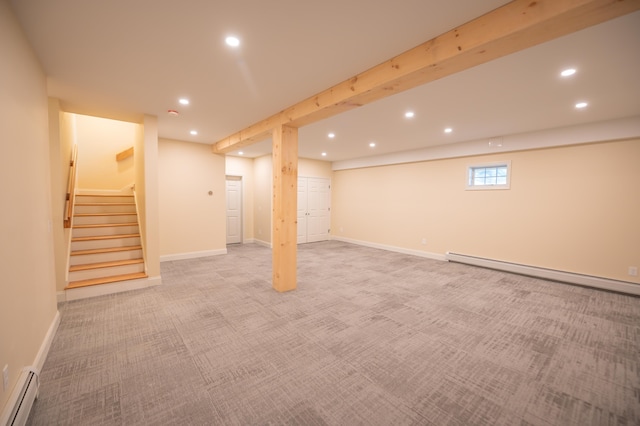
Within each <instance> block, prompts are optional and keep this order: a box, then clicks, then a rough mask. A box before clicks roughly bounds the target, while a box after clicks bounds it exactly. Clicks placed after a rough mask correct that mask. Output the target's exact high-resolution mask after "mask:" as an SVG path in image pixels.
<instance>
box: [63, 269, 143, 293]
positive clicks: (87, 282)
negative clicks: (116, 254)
mask: <svg viewBox="0 0 640 426" xmlns="http://www.w3.org/2000/svg"><path fill="white" fill-rule="evenodd" d="M147 277H148V275H147V274H145V273H144V272H137V273H135V274H124V275H114V276H111V277H102V278H92V279H90V280H81V281H71V282H70V283H69V285H67V286H66V287H65V290H70V289H74V288H80V287H89V286H92V285H99V284H109V283H115V282H119V281H128V280H138V279H141V278H147Z"/></svg>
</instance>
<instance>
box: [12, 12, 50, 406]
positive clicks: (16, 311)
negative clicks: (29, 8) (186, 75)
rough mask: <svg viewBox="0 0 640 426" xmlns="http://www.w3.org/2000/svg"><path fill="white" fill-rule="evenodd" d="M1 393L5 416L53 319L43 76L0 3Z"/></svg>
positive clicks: (26, 44)
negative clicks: (5, 372)
mask: <svg viewBox="0 0 640 426" xmlns="http://www.w3.org/2000/svg"><path fill="white" fill-rule="evenodd" d="M0 57H1V58H2V60H0V93H2V99H3V100H5V101H6V102H2V103H0V140H1V141H2V142H1V143H2V155H0V180H1V181H2V182H3V185H2V187H1V189H0V191H1V193H0V197H1V198H2V209H0V235H1V241H2V242H1V243H0V271H2V279H0V370H1V369H2V368H3V367H4V366H5V365H8V367H9V387H8V390H7V391H4V390H2V387H0V410H2V411H4V409H5V408H6V407H5V406H6V404H7V401H8V399H9V396H10V394H11V391H12V390H13V388H14V387H15V386H16V383H17V380H18V378H19V375H20V372H21V371H22V369H23V368H24V367H26V366H29V365H33V364H34V363H35V361H36V356H37V354H38V351H39V350H40V348H41V345H42V344H43V343H44V339H45V336H46V334H47V331H48V330H49V328H50V327H51V326H52V324H53V321H54V319H55V318H56V313H57V308H56V292H55V290H56V283H55V271H54V249H53V232H52V229H53V226H54V225H53V223H52V214H51V211H52V210H51V184H50V179H51V175H50V163H49V161H50V160H49V134H48V112H47V107H48V99H47V90H46V78H45V74H44V72H43V70H42V68H41V67H40V64H39V62H38V59H37V58H36V57H35V55H34V53H33V51H32V49H31V47H30V46H29V44H28V42H27V40H26V39H25V37H24V36H23V33H22V30H21V28H20V26H19V24H18V22H17V20H16V18H15V16H14V14H13V11H12V10H11V7H10V6H9V2H6V1H0Z"/></svg>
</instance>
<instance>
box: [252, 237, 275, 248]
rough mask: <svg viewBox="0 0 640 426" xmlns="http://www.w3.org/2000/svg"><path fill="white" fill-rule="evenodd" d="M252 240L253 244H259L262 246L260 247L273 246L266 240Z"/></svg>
mask: <svg viewBox="0 0 640 426" xmlns="http://www.w3.org/2000/svg"><path fill="white" fill-rule="evenodd" d="M253 242H254V243H255V244H257V245H259V246H262V247H267V248H273V247H271V243H270V242H267V241H262V240H258V239H255V240H254V241H253Z"/></svg>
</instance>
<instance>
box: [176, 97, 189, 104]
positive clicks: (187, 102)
mask: <svg viewBox="0 0 640 426" xmlns="http://www.w3.org/2000/svg"><path fill="white" fill-rule="evenodd" d="M178 102H180V104H182V105H189V99H187V98H181V99H180V100H179V101H178Z"/></svg>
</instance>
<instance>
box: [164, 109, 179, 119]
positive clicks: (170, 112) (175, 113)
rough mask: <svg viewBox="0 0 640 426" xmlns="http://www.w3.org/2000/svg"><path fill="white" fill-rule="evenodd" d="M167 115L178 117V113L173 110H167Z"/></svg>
mask: <svg viewBox="0 0 640 426" xmlns="http://www.w3.org/2000/svg"><path fill="white" fill-rule="evenodd" d="M167 114H169V115H173V116H174V117H176V116H178V115H180V113H179V112H178V111H176V110H175V109H168V110H167Z"/></svg>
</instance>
